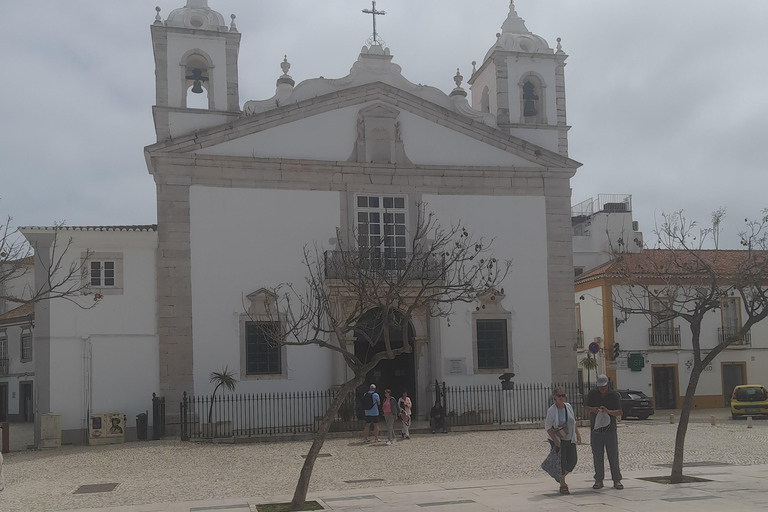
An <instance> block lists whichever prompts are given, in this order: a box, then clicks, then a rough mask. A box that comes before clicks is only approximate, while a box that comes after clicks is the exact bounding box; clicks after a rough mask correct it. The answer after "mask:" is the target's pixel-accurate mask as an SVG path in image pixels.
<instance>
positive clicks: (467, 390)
mask: <svg viewBox="0 0 768 512" xmlns="http://www.w3.org/2000/svg"><path fill="white" fill-rule="evenodd" d="M555 387H562V388H563V389H564V390H565V392H566V394H567V395H568V398H567V400H568V401H569V402H570V404H571V405H572V406H573V408H574V413H575V414H576V417H577V418H582V417H583V407H582V404H583V402H584V398H585V397H586V393H587V392H588V391H589V389H588V388H587V387H585V386H583V385H580V384H578V383H569V384H562V385H558V384H555V385H551V384H547V385H544V384H518V385H515V386H514V387H513V389H509V390H504V389H502V386H501V385H500V384H498V385H492V386H466V387H452V386H446V385H445V384H444V383H443V384H442V385H440V386H439V388H438V390H437V391H438V392H439V394H438V396H439V397H441V400H442V401H443V406H444V407H445V410H446V416H447V423H448V425H487V424H494V423H498V424H501V423H524V422H539V421H543V420H544V418H545V417H546V414H547V409H548V408H549V406H550V405H551V404H552V391H553V389H554V388H555ZM336 393H337V391H336V390H325V391H308V392H287V393H261V394H228V395H227V394H225V395H217V396H216V397H215V398H213V399H212V398H211V397H210V396H207V395H201V396H187V394H186V393H184V398H183V400H182V402H181V403H180V414H181V434H182V440H185V441H186V440H189V439H190V438H213V437H232V436H238V437H252V436H262V435H280V434H299V433H315V432H317V430H318V428H319V425H320V420H321V419H322V417H323V416H324V415H325V413H326V412H327V411H328V408H329V407H330V406H331V402H332V401H333V399H334V397H336ZM362 418H363V406H362V397H361V396H358V395H356V393H355V392H351V393H349V394H348V395H347V396H346V397H345V398H344V401H343V402H342V405H341V407H340V408H339V411H338V412H337V414H336V417H335V419H334V420H333V421H332V423H331V426H330V430H331V431H354V430H358V429H360V430H362V428H363V422H362Z"/></svg>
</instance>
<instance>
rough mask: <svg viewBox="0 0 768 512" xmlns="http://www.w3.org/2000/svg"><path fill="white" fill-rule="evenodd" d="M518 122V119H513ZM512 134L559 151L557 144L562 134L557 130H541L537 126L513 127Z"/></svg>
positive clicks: (545, 147)
mask: <svg viewBox="0 0 768 512" xmlns="http://www.w3.org/2000/svg"><path fill="white" fill-rule="evenodd" d="M513 122H518V121H513ZM510 134H511V135H514V136H515V137H520V138H521V139H523V140H527V141H528V142H531V143H532V144H536V145H537V146H540V147H542V148H544V149H548V150H550V151H554V152H555V153H557V149H558V148H557V145H558V143H559V141H560V138H559V137H560V136H559V134H558V132H557V130H549V129H547V130H540V129H535V128H512V129H511V130H510Z"/></svg>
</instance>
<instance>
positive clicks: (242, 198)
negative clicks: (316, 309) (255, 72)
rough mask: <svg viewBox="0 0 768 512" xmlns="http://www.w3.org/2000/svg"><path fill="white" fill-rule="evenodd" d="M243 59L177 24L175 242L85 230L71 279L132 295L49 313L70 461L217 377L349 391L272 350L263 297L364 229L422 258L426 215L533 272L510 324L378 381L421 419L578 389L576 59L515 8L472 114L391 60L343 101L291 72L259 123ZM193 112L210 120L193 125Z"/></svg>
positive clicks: (165, 112) (163, 118)
mask: <svg viewBox="0 0 768 512" xmlns="http://www.w3.org/2000/svg"><path fill="white" fill-rule="evenodd" d="M240 38H241V34H240V33H239V32H238V31H237V28H236V26H235V23H234V16H233V17H232V22H231V23H230V24H227V23H225V21H224V18H223V16H221V15H220V14H219V13H217V12H216V11H214V10H212V9H211V8H210V7H209V6H208V2H207V0H188V2H187V5H186V6H185V7H183V8H179V9H176V10H174V11H172V12H171V13H170V14H169V15H168V17H167V18H166V19H164V20H163V19H162V17H161V16H160V11H159V10H158V15H157V18H156V21H155V23H154V24H153V25H152V43H153V50H154V57H155V64H156V69H155V76H156V91H157V97H156V104H155V106H154V107H153V116H154V123H155V130H156V135H157V142H156V143H154V144H152V145H150V146H148V147H146V148H145V157H146V162H147V167H148V170H149V173H150V175H151V176H152V178H153V179H154V180H155V183H156V190H157V226H156V227H155V226H127V227H122V229H121V227H96V228H72V229H71V231H70V232H68V233H67V234H68V235H70V234H71V235H72V236H73V238H74V240H76V246H77V247H76V254H74V253H73V254H71V257H77V258H80V257H81V255H82V253H83V252H84V251H90V252H89V255H90V254H91V253H92V254H93V255H92V256H89V258H92V259H93V260H94V261H97V262H106V263H109V265H108V266H106V265H105V264H101V263H100V265H101V266H99V267H98V269H101V270H100V271H101V272H105V271H106V270H107V269H112V270H113V271H114V272H113V275H114V276H117V275H118V271H117V269H118V265H119V270H120V273H119V275H120V281H119V282H118V280H117V279H116V278H115V279H112V280H110V281H109V282H110V285H108V286H107V285H106V284H105V283H106V281H101V282H100V283H99V286H98V287H96V288H99V290H98V291H96V293H100V294H101V296H102V298H101V300H100V301H99V304H97V305H96V307H93V308H91V309H87V310H79V309H78V308H76V307H74V306H72V305H69V306H67V305H66V304H60V302H61V301H59V300H54V301H51V302H50V303H49V304H46V303H40V304H38V305H37V306H36V310H35V324H36V325H35V386H36V389H37V396H38V400H37V401H38V405H39V407H38V411H39V412H40V413H47V412H51V413H55V414H60V415H61V422H62V430H63V431H64V433H65V436H66V437H65V439H69V440H70V441H75V442H76V441H77V439H76V438H77V437H78V436H80V435H82V429H83V425H84V423H83V421H84V420H83V418H84V417H85V414H87V411H91V412H93V411H95V410H97V409H98V410H99V411H97V412H102V411H103V412H109V411H115V410H120V411H123V412H125V414H126V416H127V417H128V423H127V425H128V427H129V429H130V428H132V427H133V426H134V423H133V419H132V418H134V417H135V416H136V414H138V413H140V412H144V410H145V409H147V404H148V402H149V399H150V398H151V393H152V392H157V393H158V394H159V395H162V396H165V397H166V398H167V399H168V400H169V403H171V404H175V403H178V401H179V400H180V399H181V397H182V394H183V393H184V392H186V393H188V394H193V393H194V394H207V393H210V391H211V386H210V384H209V379H208V377H209V374H210V373H211V372H212V371H214V370H218V369H220V368H222V367H225V366H228V367H229V368H230V369H235V371H237V373H238V375H237V379H238V381H239V383H238V386H237V392H238V393H263V392H282V391H306V390H317V389H329V388H332V387H334V386H337V385H339V384H341V383H342V382H344V381H345V380H348V378H349V377H350V370H349V369H347V368H346V365H345V364H344V362H343V359H342V358H341V357H336V356H335V355H334V354H332V352H331V351H328V350H323V349H320V348H315V347H279V348H277V349H274V350H271V349H268V348H265V347H264V345H263V344H262V343H260V342H259V340H258V339H256V338H254V336H255V335H254V333H253V330H252V329H249V324H250V323H251V322H253V321H254V319H253V318H251V317H249V316H248V315H247V311H246V309H247V308H248V305H247V302H248V299H247V297H248V296H249V295H251V294H253V293H255V292H258V291H259V290H262V289H270V288H273V287H275V286H277V285H280V284H281V283H289V282H292V283H300V282H303V279H304V276H305V274H306V272H307V270H306V267H305V266H304V263H303V254H304V248H305V247H306V246H313V245H316V246H317V247H318V248H319V250H320V251H321V252H322V251H333V250H334V249H335V248H337V245H338V242H337V236H349V237H350V239H354V236H353V235H352V233H354V232H356V230H359V229H360V228H364V229H368V230H371V231H372V232H373V231H374V230H381V231H382V232H384V231H385V230H389V231H387V232H388V233H391V238H392V239H391V240H390V242H391V243H392V244H395V245H397V244H399V243H400V242H401V241H402V240H407V237H408V236H409V233H412V232H413V229H414V228H415V222H416V212H417V209H418V208H419V206H420V205H422V204H423V205H425V207H426V209H427V210H428V211H430V212H434V214H435V215H436V217H437V219H438V220H439V222H440V223H441V224H442V225H444V226H450V225H451V224H455V223H457V222H458V221H461V223H462V224H464V225H466V226H467V227H468V228H469V229H470V230H472V231H473V232H474V233H475V234H477V235H478V236H482V237H484V238H494V239H495V241H494V245H493V252H494V255H495V256H496V257H498V258H499V259H500V260H507V259H509V260H512V261H513V263H512V271H511V273H510V274H509V275H508V276H507V277H506V279H505V280H504V282H503V283H502V284H501V286H502V287H503V288H504V290H505V292H504V294H503V295H501V296H499V298H498V300H497V302H496V303H494V304H492V305H491V306H492V307H488V308H487V309H482V310H481V309H479V308H480V306H482V305H483V304H481V303H480V299H479V300H478V302H476V303H471V304H460V305H458V306H457V307H456V308H455V310H454V314H453V316H452V317H451V319H450V322H448V321H447V320H445V319H442V318H430V317H429V316H428V315H427V314H426V313H425V314H424V315H423V316H422V317H420V318H416V319H414V321H413V325H412V330H413V344H414V352H413V354H403V355H401V356H398V357H397V358H396V359H395V360H394V361H389V362H387V363H388V364H386V365H383V366H382V368H381V369H377V370H374V372H373V373H372V374H371V375H370V379H371V380H374V381H376V382H377V383H380V384H384V385H387V384H389V383H392V382H394V381H396V380H398V379H399V380H400V381H401V384H402V385H403V386H404V387H407V388H408V389H409V392H410V394H411V396H412V397H413V398H414V400H415V404H416V409H417V411H418V413H419V414H420V415H421V416H424V414H426V412H427V411H428V409H429V404H430V402H431V401H432V400H433V398H434V395H433V394H431V391H430V389H431V388H430V386H431V385H433V383H434V382H435V381H440V382H446V383H448V384H449V385H456V386H463V385H477V384H498V382H499V380H498V377H499V376H500V375H501V374H503V373H507V372H514V373H515V374H516V377H515V381H516V382H526V383H548V382H575V381H576V379H577V371H576V351H575V342H576V326H575V322H574V304H573V260H572V227H571V215H570V214H571V189H570V179H571V177H573V175H574V174H575V172H576V169H577V168H578V167H579V166H580V164H579V163H578V162H576V161H574V160H572V159H570V158H569V157H568V144H567V132H568V126H567V124H566V110H565V87H564V74H563V73H564V66H565V60H566V57H567V56H566V54H565V53H564V52H563V51H562V49H561V48H560V44H559V42H558V45H557V48H555V49H553V48H551V47H550V46H549V45H548V43H547V42H546V41H545V40H544V39H543V38H541V37H539V36H536V35H534V34H532V33H531V32H530V31H528V29H527V28H526V27H525V24H524V22H523V20H522V19H521V18H520V17H519V16H518V15H517V13H516V11H515V7H514V4H511V5H510V11H509V14H508V17H507V19H506V20H505V21H504V23H503V26H502V32H501V33H500V34H499V35H498V38H497V41H496V42H495V43H494V44H493V46H492V47H491V48H490V50H488V53H487V55H486V56H485V59H484V60H483V62H482V64H480V65H479V66H478V67H477V68H476V69H474V70H473V74H472V76H471V77H470V79H469V80H468V83H469V85H470V89H471V93H470V94H468V93H467V92H466V91H465V90H464V89H463V88H462V87H461V84H462V77H460V76H458V74H457V77H455V80H456V87H455V88H454V89H453V90H452V91H450V92H449V93H448V94H446V93H444V92H442V91H441V90H439V89H437V88H434V87H429V86H422V85H416V84H413V83H411V82H409V81H408V80H407V79H406V78H405V77H404V76H403V74H401V69H400V67H399V66H398V65H397V64H395V63H394V59H393V56H392V54H391V53H390V51H389V49H388V48H384V47H383V46H382V45H380V44H378V43H377V42H376V41H375V40H374V43H373V44H370V45H366V46H364V47H363V48H362V50H361V52H360V54H359V56H358V57H357V60H356V61H355V62H354V63H353V64H352V68H351V70H350V73H349V75H347V76H346V77H342V78H338V79H326V78H315V79H309V80H305V81H302V82H300V83H298V84H296V82H295V81H294V79H293V78H292V77H291V76H290V75H289V74H288V71H289V68H290V64H288V62H287V59H286V60H285V61H284V62H283V63H282V66H281V67H282V70H283V73H282V75H280V76H278V77H277V88H276V92H275V95H274V96H273V97H272V98H269V99H266V100H259V101H246V102H245V103H244V105H242V107H241V100H240V97H239V92H238V82H239V79H240V77H239V71H238V54H239V44H240ZM352 55H353V54H352V53H350V56H352ZM194 91H202V92H201V94H203V95H204V97H206V98H207V106H208V108H207V109H192V108H188V107H187V99H188V97H189V95H191V94H195V92H194ZM385 219H387V220H385ZM385 225H386V226H385ZM46 233H47V232H46V230H45V229H43V228H27V229H26V230H25V234H26V235H27V237H28V238H29V239H30V240H38V241H39V240H42V239H43V238H44V236H43V235H45V234H46ZM397 237H401V238H402V240H399V239H398V238H397ZM385 238H386V237H385ZM398 246H399V245H398ZM38 247H43V245H39V246H38ZM104 275H106V274H104ZM104 275H102V274H100V277H101V278H102V279H103V278H104ZM110 289H112V291H114V290H118V289H119V290H120V293H112V291H110ZM84 300H89V298H88V297H85V298H84ZM478 326H482V327H483V328H481V329H478ZM488 326H493V327H494V329H491V330H488V329H485V327H488ZM486 337H487V339H485V338H486ZM478 346H493V348H494V350H493V351H492V352H493V354H494V355H493V356H492V357H490V356H487V354H485V353H481V351H480V350H478ZM346 348H347V349H348V350H352V351H353V350H355V347H354V342H352V343H351V344H350V345H348V346H347V347H346ZM139 369H140V370H139ZM137 370H138V373H137ZM402 381H404V382H402ZM392 386H393V387H394V385H392Z"/></svg>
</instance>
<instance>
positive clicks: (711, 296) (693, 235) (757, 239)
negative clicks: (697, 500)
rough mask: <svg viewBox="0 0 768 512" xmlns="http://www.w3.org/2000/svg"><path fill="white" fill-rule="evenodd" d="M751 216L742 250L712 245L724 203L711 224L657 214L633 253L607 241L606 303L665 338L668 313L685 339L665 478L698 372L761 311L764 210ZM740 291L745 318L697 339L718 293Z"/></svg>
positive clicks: (767, 265) (679, 474)
mask: <svg viewBox="0 0 768 512" xmlns="http://www.w3.org/2000/svg"><path fill="white" fill-rule="evenodd" d="M762 213H763V216H762V218H761V219H759V220H757V221H750V220H749V219H747V220H746V230H745V231H744V232H742V233H739V238H740V243H741V245H742V246H743V247H745V250H738V251H733V250H723V249H721V248H720V225H721V222H722V220H723V218H724V216H725V210H724V209H722V208H721V209H719V210H717V211H715V212H714V213H713V214H712V219H711V225H710V226H709V227H707V228H703V229H698V226H697V224H696V222H695V221H689V220H688V219H687V218H686V217H685V216H684V215H683V212H682V211H679V212H676V213H673V214H664V215H662V222H661V224H660V225H658V226H657V227H656V229H655V230H654V234H655V235H656V242H657V248H655V249H645V250H643V251H642V252H640V253H638V254H628V253H626V252H623V251H622V245H621V243H619V245H618V247H616V248H614V253H613V265H612V266H611V270H610V272H611V274H612V277H614V278H615V279H616V280H617V282H618V283H619V284H621V285H624V286H623V287H618V288H619V289H620V290H623V291H624V293H621V292H620V291H618V290H617V287H614V291H613V303H614V307H615V308H617V309H619V310H621V311H622V312H623V313H625V314H642V315H645V316H646V317H647V318H649V319H650V323H651V326H652V327H651V329H652V330H651V331H650V336H659V337H661V338H664V337H667V336H669V337H670V338H664V339H666V340H667V341H670V344H674V343H671V341H672V340H674V337H675V336H676V334H675V333H674V332H669V330H668V326H669V325H670V322H671V321H673V320H674V319H681V320H683V321H685V322H687V323H688V325H689V327H690V330H691V340H692V345H693V364H692V367H691V377H690V379H689V381H688V386H687V388H686V391H685V397H684V399H683V406H682V411H681V414H680V422H679V424H678V428H677V435H676V438H675V456H674V461H673V464H672V474H671V476H670V480H671V482H672V483H681V482H682V481H683V455H684V450H685V435H686V432H687V430H688V423H689V419H690V414H691V409H692V407H693V399H694V396H695V394H696V387H697V385H698V383H699V379H700V377H701V374H702V372H703V371H704V370H705V369H706V368H707V367H708V366H709V365H710V364H711V363H712V361H713V360H714V359H715V358H716V357H717V356H718V355H719V354H720V353H721V352H722V351H723V350H724V349H725V348H726V347H728V346H730V345H731V344H733V343H735V342H737V341H739V340H743V339H744V337H745V335H747V333H748V332H749V330H750V329H751V328H752V326H753V325H755V324H756V323H757V322H760V321H761V320H763V319H765V317H766V316H768V251H767V250H766V249H768V247H766V242H767V240H768V239H767V238H766V229H768V210H764V211H763V212H762ZM728 297H740V298H741V302H742V303H743V305H744V310H745V311H746V321H745V322H743V323H742V324H741V326H740V327H738V328H735V329H732V330H730V331H726V330H724V331H723V333H722V335H721V337H720V340H719V343H717V344H715V345H714V346H702V343H701V340H700V338H701V326H702V321H703V320H704V317H705V316H706V315H707V313H709V312H711V311H715V310H717V309H720V308H721V307H722V306H721V305H722V304H723V299H726V298H728Z"/></svg>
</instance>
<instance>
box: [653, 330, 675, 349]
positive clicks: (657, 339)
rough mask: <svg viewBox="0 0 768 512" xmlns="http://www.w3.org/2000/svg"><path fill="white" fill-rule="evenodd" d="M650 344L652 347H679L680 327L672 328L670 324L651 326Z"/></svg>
mask: <svg viewBox="0 0 768 512" xmlns="http://www.w3.org/2000/svg"><path fill="white" fill-rule="evenodd" d="M648 344H649V345H650V346H652V347H679V346H680V327H679V326H678V327H675V328H674V329H670V328H669V326H659V327H651V328H650V329H648Z"/></svg>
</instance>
